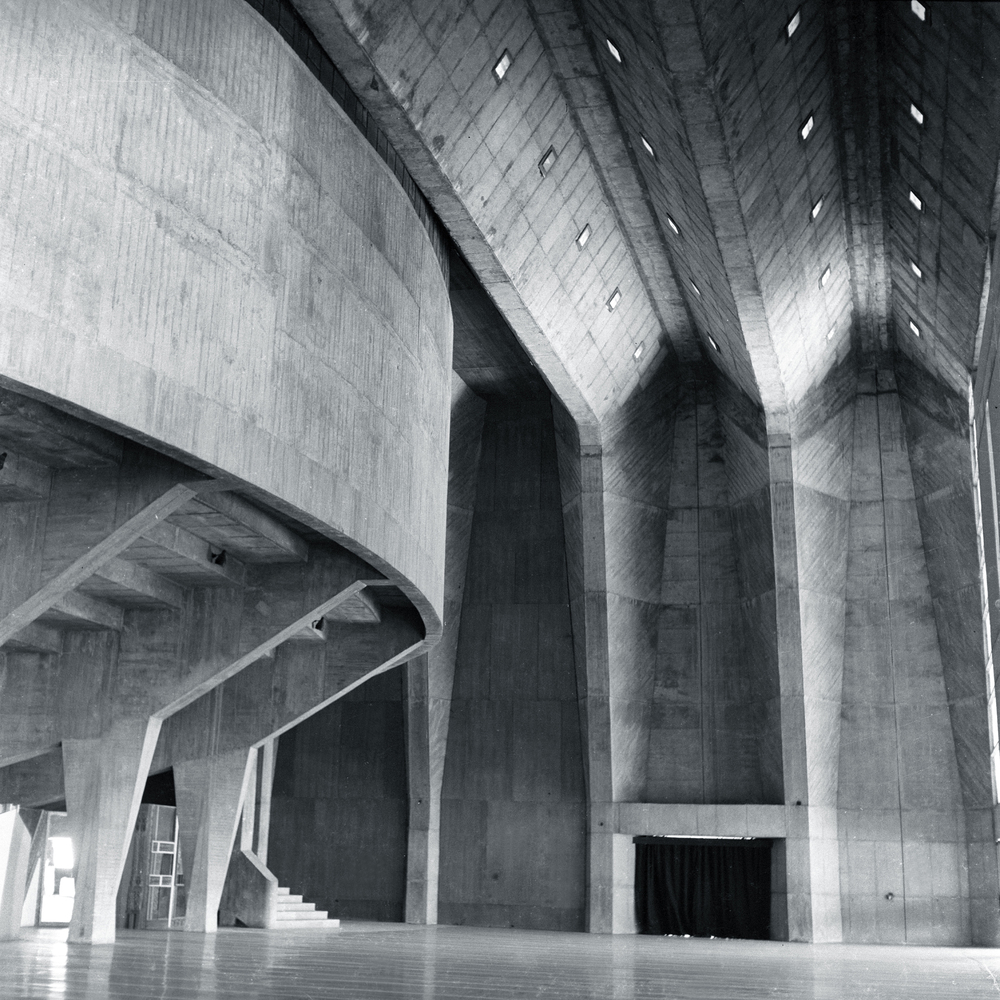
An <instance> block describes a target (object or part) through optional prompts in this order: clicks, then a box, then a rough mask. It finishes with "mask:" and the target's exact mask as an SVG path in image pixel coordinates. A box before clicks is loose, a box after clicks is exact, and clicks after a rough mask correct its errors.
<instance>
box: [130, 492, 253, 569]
mask: <svg viewBox="0 0 1000 1000" xmlns="http://www.w3.org/2000/svg"><path fill="white" fill-rule="evenodd" d="M191 495H192V496H193V495H194V491H192V494H191ZM140 534H141V535H142V537H143V538H145V539H146V540H147V541H149V542H152V543H153V544H154V545H159V546H160V548H161V549H165V550H166V551H167V552H170V553H172V554H173V555H175V556H180V557H181V558H182V559H186V560H187V561H188V562H190V563H192V564H193V565H195V566H197V567H198V568H199V569H202V570H207V571H208V572H209V573H211V574H213V575H214V576H216V577H218V579H219V582H220V583H229V584H232V585H233V586H236V587H242V586H243V585H244V584H245V583H246V579H247V571H246V567H245V566H244V565H243V563H242V562H240V561H239V560H238V559H235V558H234V557H233V556H231V555H230V554H229V553H228V552H224V551H223V550H221V549H219V548H218V547H217V546H215V545H212V544H211V543H209V542H206V541H205V539H204V538H199V537H198V536H197V535H195V534H192V533H191V532H190V531H188V530H186V529H185V528H182V527H180V526H179V525H176V524H169V523H167V522H164V521H157V522H156V523H153V524H148V525H147V526H146V528H145V529H144V530H143V531H142V532H141V533H140Z"/></svg>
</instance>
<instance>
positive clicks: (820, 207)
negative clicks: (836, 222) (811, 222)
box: [812, 198, 823, 219]
mask: <svg viewBox="0 0 1000 1000" xmlns="http://www.w3.org/2000/svg"><path fill="white" fill-rule="evenodd" d="M822 211H823V199H822V198H820V200H819V201H817V202H816V204H815V205H813V207H812V217H813V218H814V219H815V218H816V216H817V215H819V213H820V212H822Z"/></svg>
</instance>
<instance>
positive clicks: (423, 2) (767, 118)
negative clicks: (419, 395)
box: [296, 0, 1000, 437]
mask: <svg viewBox="0 0 1000 1000" xmlns="http://www.w3.org/2000/svg"><path fill="white" fill-rule="evenodd" d="M296 7H297V8H298V9H299V10H300V12H301V14H302V15H303V17H304V18H305V19H306V21H307V22H308V23H309V25H310V27H311V28H312V30H313V31H314V32H315V33H316V35H317V37H318V38H319V40H320V42H321V43H322V44H323V46H324V47H325V48H326V49H327V51H328V52H329V53H330V55H331V57H332V58H333V60H334V61H335V62H336V63H337V64H338V65H339V66H340V68H341V70H342V71H343V72H344V74H345V76H347V78H348V80H349V81H350V83H351V84H352V86H354V87H355V88H356V90H357V91H358V93H359V94H360V95H361V96H362V99H363V100H364V101H365V102H366V104H368V106H369V108H370V110H371V111H372V113H373V114H374V115H375V116H376V117H377V118H378V119H379V121H380V123H381V125H382V127H383V128H384V129H385V130H386V132H387V133H388V135H389V137H390V139H391V141H392V142H393V144H394V145H395V147H396V149H397V151H398V152H399V153H400V154H401V155H402V156H403V158H404V160H405V162H406V164H407V166H408V167H409V169H410V171H411V173H412V174H413V176H414V178H415V179H416V180H417V182H418V183H419V184H420V186H421V187H422V189H423V191H424V193H425V194H426V195H427V197H428V199H429V200H430V202H431V204H432V205H433V206H434V208H435V210H436V211H437V212H438V214H439V215H440V217H441V219H442V221H443V222H444V224H445V225H446V227H447V228H448V229H449V231H450V232H451V234H452V236H453V238H454V239H455V241H456V243H457V245H458V246H459V248H460V249H461V251H462V254H463V255H464V257H465V259H466V260H467V261H468V262H469V265H470V267H471V268H472V270H473V271H474V272H475V274H476V276H477V278H478V279H479V281H480V282H481V283H482V286H483V288H484V289H485V291H486V292H487V293H488V295H489V297H490V298H491V299H492V300H493V302H494V303H495V304H496V306H497V308H498V309H499V311H500V313H501V314H502V315H503V317H504V318H505V320H506V321H507V323H509V325H510V327H511V328H512V329H513V330H514V331H515V333H516V334H517V336H518V338H519V339H520V341H521V343H522V344H523V345H524V347H525V349H526V350H527V352H528V354H529V355H530V357H531V359H532V362H533V363H534V364H535V365H536V366H537V368H538V369H539V370H540V371H541V372H542V374H543V375H544V376H545V378H546V380H547V381H548V382H549V384H550V385H551V386H552V388H553V389H554V390H555V391H556V393H557V394H558V395H559V396H560V397H561V398H562V400H563V402H564V403H565V404H566V405H567V407H568V408H569V410H570V411H571V412H572V413H573V414H574V416H576V417H577V419H578V421H579V422H580V424H581V426H582V427H587V426H592V427H597V426H599V424H600V422H601V421H602V420H603V419H604V418H605V417H606V416H608V415H609V414H610V413H612V412H613V411H614V410H615V409H616V408H618V407H619V406H620V405H621V404H622V403H623V402H624V401H625V400H626V399H627V398H628V397H629V396H630V395H631V394H632V393H633V392H634V391H635V389H636V388H637V387H638V386H639V385H640V384H642V383H643V382H644V381H645V380H647V379H648V378H649V377H650V375H651V373H652V372H653V371H654V370H655V369H656V368H657V367H658V366H659V365H662V364H670V365H684V364H688V363H691V362H692V361H693V360H695V359H696V358H697V357H698V356H699V355H701V356H704V357H708V358H709V359H710V360H711V361H712V363H714V364H715V365H717V366H718V368H719V369H720V370H721V371H722V372H724V373H725V374H726V375H727V376H728V377H729V378H731V379H732V380H733V381H734V382H735V383H736V384H737V385H739V386H740V387H741V388H742V389H743V390H744V391H745V392H746V393H747V395H748V396H750V397H751V398H752V399H755V400H758V401H760V402H761V403H762V404H763V405H764V407H765V409H766V410H767V411H768V413H769V414H770V415H772V416H773V417H775V418H779V417H782V416H783V415H785V414H787V413H789V412H790V411H793V410H794V409H795V407H796V406H797V404H799V403H800V402H801V401H802V400H803V398H804V397H805V395H806V394H807V393H808V391H809V390H810V388H812V387H813V386H816V385H817V384H819V383H820V382H821V381H822V380H823V379H824V378H825V377H826V375H827V374H828V373H829V372H830V370H831V369H832V368H833V367H834V365H836V364H837V363H838V362H841V361H843V360H844V359H845V358H846V357H847V356H848V355H849V354H851V353H852V351H853V352H855V353H856V354H858V355H862V354H868V355H870V354H873V353H874V354H880V353H884V352H886V351H891V350H893V349H898V350H900V351H902V352H904V353H905V354H906V355H908V356H909V357H910V358H911V359H912V360H913V361H915V362H916V363H918V364H919V365H921V366H922V367H924V368H925V369H926V370H927V371H929V372H930V373H931V374H933V375H934V376H936V377H937V378H938V379H940V380H942V381H944V382H945V383H946V384H949V385H951V386H952V387H953V388H956V389H958V390H959V391H964V389H965V386H966V383H967V380H968V375H969V372H970V371H971V370H972V369H973V368H974V367H975V365H976V363H977V356H976V355H977V349H978V348H977V345H978V337H977V330H978V329H981V325H982V311H983V303H985V300H986V294H985V291H984V282H985V283H986V284H985V289H986V290H988V277H989V276H988V273H986V257H987V246H988V243H989V242H990V241H991V240H992V239H993V238H994V237H995V232H996V205H995V197H994V192H995V189H996V186H997V162H998V157H1000V130H998V129H997V127H996V122H997V121H998V112H1000V106H998V101H1000V93H998V84H1000V67H998V65H997V60H996V56H995V54H996V53H1000V11H998V10H996V8H994V7H993V6H992V5H989V4H977V3H947V4H945V3H932V2H927V3H925V4H924V6H923V9H924V13H925V17H924V19H923V20H921V19H920V18H919V17H918V15H917V14H916V13H915V12H914V10H913V8H912V5H911V3H910V2H909V0H904V2H898V3H879V4H876V3H865V2H858V0H845V2H840V3H822V2H820V0H805V2H803V3H801V4H800V5H798V6H795V5H791V4H789V5H784V4H776V3H774V2H773V0H631V2H629V3H628V4H622V3H621V2H620V0H616V2H612V0H478V2H466V0H296ZM793 17H797V21H796V22H795V26H794V31H793V32H791V33H790V32H789V27H790V26H791V24H792V19H793ZM609 40H610V42H611V43H612V44H613V46H614V48H615V49H616V50H617V53H618V56H619V57H620V61H619V59H618V58H616V57H615V55H614V54H613V53H612V50H611V47H610V46H609V45H608V42H609ZM505 51H506V52H507V53H509V55H510V57H511V63H510V67H509V69H508V71H507V73H506V75H505V76H504V78H503V79H502V81H498V80H497V78H496V76H495V74H494V72H493V67H494V66H495V64H496V63H497V60H498V59H499V58H500V57H501V55H502V54H503V53H504V52H505ZM911 104H913V105H914V106H915V107H916V108H918V109H919V112H920V114H922V117H923V120H922V122H918V120H917V118H918V117H919V115H918V116H914V114H913V113H911V110H910V106H911ZM807 123H811V124H810V125H809V130H808V134H807V135H806V136H805V137H803V128H804V127H805V126H806V124H807ZM550 149H551V150H552V152H553V154H554V160H553V162H552V163H551V164H550V165H549V168H548V169H542V168H541V167H540V164H541V163H542V161H543V159H544V157H545V156H546V153H547V152H548V151H549V150H550ZM911 190H912V191H913V192H914V194H915V195H917V197H918V198H919V199H920V209H919V210H918V209H917V208H916V207H915V205H914V204H912V203H911V200H910V191H911ZM815 206H818V208H817V210H816V212H815V213H814V211H813V209H814V207H815ZM588 225H589V226H590V240H589V242H588V243H587V245H586V246H585V247H584V248H583V249H581V248H580V247H579V246H578V245H577V242H576V237H577V235H578V234H579V233H580V232H581V231H582V230H583V229H584V227H585V226H588ZM913 265H916V268H918V269H919V271H920V273H919V275H918V274H917V271H916V270H915V269H914V266H913ZM616 289H618V290H619V291H620V293H621V299H620V302H619V303H618V304H617V307H616V308H615V309H614V310H613V311H611V310H609V308H608V302H609V299H610V298H611V296H612V294H613V293H614V291H615V290H616ZM454 297H455V290H454V289H453V298H454ZM462 298H463V296H462V295H459V296H458V299H462ZM464 298H465V299H467V300H468V302H466V306H467V308H466V310H465V311H466V312H468V313H469V315H464V314H463V313H462V310H461V309H459V311H458V312H457V314H456V319H457V323H458V326H459V328H461V327H462V326H463V325H468V323H471V322H474V313H475V308H476V307H475V303H474V299H475V296H474V295H472V294H471V291H470V294H469V295H466V296H464ZM470 310H471V312H470ZM467 321H468V322H467ZM911 322H912V323H913V324H914V326H915V327H916V328H917V330H919V336H917V335H916V334H915V333H914V332H913V330H912V328H911V326H910V323H911ZM462 363H463V364H465V365H466V368H467V369H468V370H469V371H470V372H471V370H472V369H473V368H477V367H478V368H481V369H483V371H482V372H481V375H482V377H483V378H488V379H493V380H496V379H498V378H499V374H498V371H497V370H496V365H495V364H493V365H492V367H493V371H492V372H487V371H486V369H487V368H490V366H491V364H492V363H490V364H485V363H484V364H479V365H477V363H476V362H475V358H471V357H470V358H467V359H465V360H464V361H463V362H462ZM522 364H523V362H522ZM491 384H496V383H495V382H494V383H491ZM584 437H586V433H585V434H584Z"/></svg>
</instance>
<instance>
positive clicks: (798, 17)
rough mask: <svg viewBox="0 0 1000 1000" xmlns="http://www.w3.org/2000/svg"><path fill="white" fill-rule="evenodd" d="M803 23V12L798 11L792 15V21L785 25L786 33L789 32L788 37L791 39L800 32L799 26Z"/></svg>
mask: <svg viewBox="0 0 1000 1000" xmlns="http://www.w3.org/2000/svg"><path fill="white" fill-rule="evenodd" d="M801 22H802V11H800V10H797V11H796V12H795V13H794V14H792V19H791V20H790V21H789V22H788V24H786V25H785V31H786V32H787V37H788V38H791V37H792V35H794V34H795V32H796V31H797V30H798V27H799V24H800V23H801Z"/></svg>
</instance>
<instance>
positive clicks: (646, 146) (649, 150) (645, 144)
mask: <svg viewBox="0 0 1000 1000" xmlns="http://www.w3.org/2000/svg"><path fill="white" fill-rule="evenodd" d="M639 138H640V139H641V140H642V148H643V149H644V150H646V152H647V153H649V155H650V156H652V157H654V158H655V156H656V153H654V152H653V147H652V146H650V144H649V142H647V140H646V137H645V136H644V135H640V136H639Z"/></svg>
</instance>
